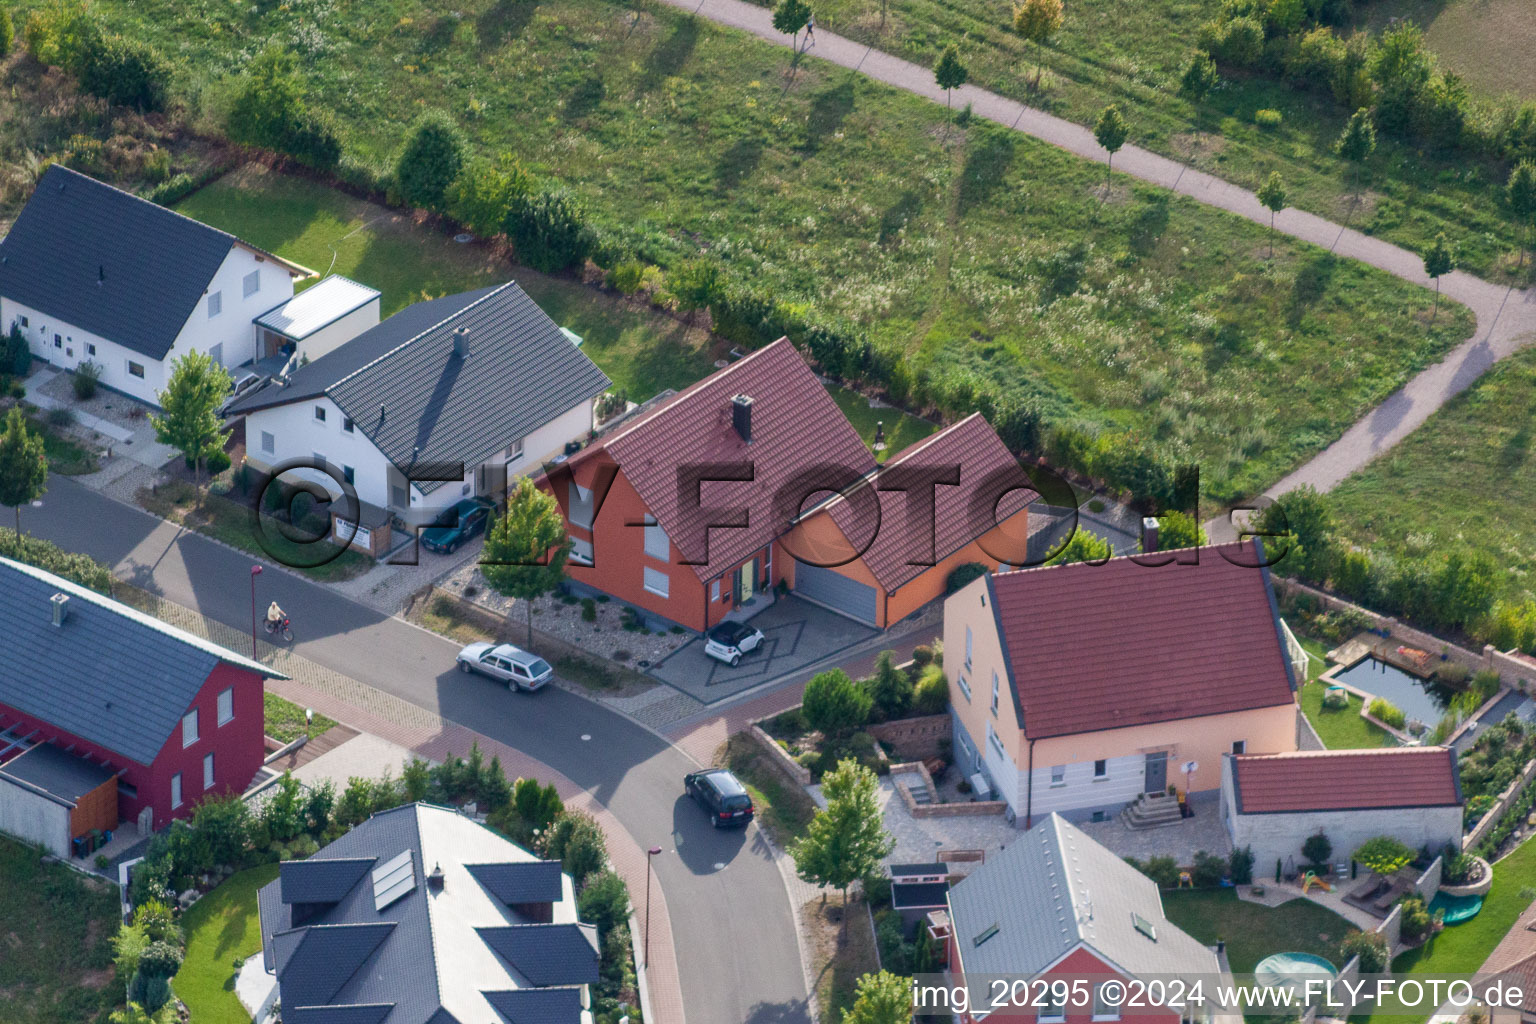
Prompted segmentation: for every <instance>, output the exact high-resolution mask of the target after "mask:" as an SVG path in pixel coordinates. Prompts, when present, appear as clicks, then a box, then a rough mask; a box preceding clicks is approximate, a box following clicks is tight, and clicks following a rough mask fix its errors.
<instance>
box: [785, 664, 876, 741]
mask: <svg viewBox="0 0 1536 1024" xmlns="http://www.w3.org/2000/svg"><path fill="white" fill-rule="evenodd" d="M802 700H803V703H802V705H801V710H803V711H804V712H805V720H806V721H807V722H809V723H810V725H811V728H813V729H817V730H819V731H820V732H822V733H824V734H826V735H828V736H838V735H841V734H843V733H847V732H852V731H853V730H854V729H857V728H858V727H859V726H861V725H863V724H864V723H865V722H867V721H869V709H870V707H871V705H872V704H873V700H872V698H871V697H870V695H869V694H868V693H867V692H866V691H865V690H864V688H863V687H861V686H859V685H858V684H857V683H855V682H854V681H853V680H852V679H850V678H848V673H846V672H844V671H843V670H842V669H840V668H833V669H828V670H827V671H825V672H818V673H817V674H816V675H814V676H812V677H811V681H810V682H808V683H806V684H805V696H804V698H802Z"/></svg>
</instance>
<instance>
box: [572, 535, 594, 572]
mask: <svg viewBox="0 0 1536 1024" xmlns="http://www.w3.org/2000/svg"><path fill="white" fill-rule="evenodd" d="M568 557H569V558H570V560H571V562H572V563H574V564H576V565H591V564H592V542H591V541H590V540H582V539H581V538H580V537H572V538H571V553H570V555H569V556H568Z"/></svg>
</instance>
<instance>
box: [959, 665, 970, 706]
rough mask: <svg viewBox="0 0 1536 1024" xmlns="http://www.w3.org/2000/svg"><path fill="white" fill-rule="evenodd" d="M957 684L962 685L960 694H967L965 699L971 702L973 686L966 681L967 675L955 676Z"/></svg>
mask: <svg viewBox="0 0 1536 1024" xmlns="http://www.w3.org/2000/svg"><path fill="white" fill-rule="evenodd" d="M955 682H957V683H959V684H960V692H961V693H963V694H965V699H966V701H967V702H969V701H970V699H971V684H970V683H968V682H966V681H965V673H963V672H962V673H960V674H959V675H957V676H955Z"/></svg>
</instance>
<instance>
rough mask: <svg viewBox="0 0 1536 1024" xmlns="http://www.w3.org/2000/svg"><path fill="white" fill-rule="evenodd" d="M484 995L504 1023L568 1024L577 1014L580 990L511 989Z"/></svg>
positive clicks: (579, 1012)
mask: <svg viewBox="0 0 1536 1024" xmlns="http://www.w3.org/2000/svg"><path fill="white" fill-rule="evenodd" d="M485 998H486V1001H487V1002H489V1003H490V1004H491V1006H492V1007H493V1008H495V1010H496V1012H497V1013H499V1014H501V1019H502V1020H503V1021H504V1022H505V1024H570V1022H571V1021H573V1020H577V1019H579V1017H580V1015H581V992H580V991H579V990H578V989H574V988H546V989H537V988H534V989H511V990H509V991H506V992H487V993H486V994H485Z"/></svg>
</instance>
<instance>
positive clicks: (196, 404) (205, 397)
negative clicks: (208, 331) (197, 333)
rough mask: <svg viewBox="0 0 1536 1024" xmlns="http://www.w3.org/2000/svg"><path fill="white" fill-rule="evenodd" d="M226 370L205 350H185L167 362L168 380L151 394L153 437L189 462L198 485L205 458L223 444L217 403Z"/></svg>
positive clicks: (226, 390) (224, 391) (224, 386)
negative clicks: (155, 402)
mask: <svg viewBox="0 0 1536 1024" xmlns="http://www.w3.org/2000/svg"><path fill="white" fill-rule="evenodd" d="M231 383H232V382H231V381H230V379H229V372H228V371H227V370H225V369H224V367H222V366H220V365H219V364H218V363H216V362H214V361H213V357H212V356H210V355H209V354H208V353H206V352H198V351H196V350H194V351H191V352H188V353H187V354H186V355H184V356H182V357H181V358H180V359H177V360H176V361H175V362H174V363H172V364H171V379H170V380H169V381H168V382H167V383H166V385H165V390H164V391H162V392H160V393H159V394H158V395H156V396H155V397H156V398H158V399H159V401H160V408H162V409H164V410H165V414H164V415H162V416H151V417H150V418H149V421H150V422H151V423H153V424H154V426H155V437H156V438H157V439H158V440H159V441H160V443H161V444H168V445H170V446H171V447H172V448H175V449H176V450H178V451H180V452H181V453H182V454H183V455H185V456H186V457H187V461H188V462H190V463H192V479H193V482H194V483H197V484H198V485H199V486H201V483H202V471H203V466H205V465H206V464H207V462H208V457H209V456H210V455H212V454H213V453H214V452H216V451H218V450H219V449H220V448H222V447H224V439H225V438H226V437H227V436H228V431H226V430H225V429H224V427H223V424H222V423H220V422H219V414H218V408H219V403H221V402H222V401H224V396H225V395H227V394H229V389H230V386H231Z"/></svg>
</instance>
